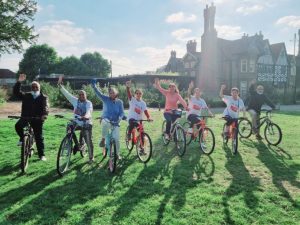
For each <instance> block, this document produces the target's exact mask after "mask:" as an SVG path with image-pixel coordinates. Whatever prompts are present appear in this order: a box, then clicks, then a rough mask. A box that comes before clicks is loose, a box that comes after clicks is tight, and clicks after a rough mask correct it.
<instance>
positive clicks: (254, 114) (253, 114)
mask: <svg viewBox="0 0 300 225" xmlns="http://www.w3.org/2000/svg"><path fill="white" fill-rule="evenodd" d="M248 112H249V114H250V116H251V122H252V132H253V133H254V134H258V129H257V126H258V124H257V119H258V118H257V115H258V113H257V112H256V111H255V110H253V109H250V110H249V111H248Z"/></svg>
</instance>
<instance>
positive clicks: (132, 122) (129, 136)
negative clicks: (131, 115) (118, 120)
mask: <svg viewBox="0 0 300 225" xmlns="http://www.w3.org/2000/svg"><path fill="white" fill-rule="evenodd" d="M134 125H135V122H134V119H130V120H129V124H128V127H129V129H128V134H127V135H128V140H129V139H130V138H131V133H132V130H133V128H134V127H135V126H134Z"/></svg>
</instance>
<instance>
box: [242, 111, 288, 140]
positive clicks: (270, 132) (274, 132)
mask: <svg viewBox="0 0 300 225" xmlns="http://www.w3.org/2000/svg"><path fill="white" fill-rule="evenodd" d="M261 112H266V115H265V116H263V117H260V118H259V119H258V124H259V125H258V127H257V129H259V128H260V127H261V126H263V124H266V126H265V129H264V136H265V139H266V141H267V142H268V144H270V145H274V146H276V145H278V144H279V143H280V142H281V140H282V131H281V128H280V127H279V125H277V124H276V123H274V122H273V121H272V120H271V117H272V110H268V109H262V110H261ZM246 130H248V133H249V134H248V135H244V136H245V137H246V138H248V137H250V136H251V134H252V123H251V122H250V121H249V124H248V125H247V128H246Z"/></svg>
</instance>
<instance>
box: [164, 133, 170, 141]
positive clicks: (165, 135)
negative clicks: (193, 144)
mask: <svg viewBox="0 0 300 225" xmlns="http://www.w3.org/2000/svg"><path fill="white" fill-rule="evenodd" d="M164 137H165V140H166V141H169V140H170V135H169V134H167V133H165V134H164Z"/></svg>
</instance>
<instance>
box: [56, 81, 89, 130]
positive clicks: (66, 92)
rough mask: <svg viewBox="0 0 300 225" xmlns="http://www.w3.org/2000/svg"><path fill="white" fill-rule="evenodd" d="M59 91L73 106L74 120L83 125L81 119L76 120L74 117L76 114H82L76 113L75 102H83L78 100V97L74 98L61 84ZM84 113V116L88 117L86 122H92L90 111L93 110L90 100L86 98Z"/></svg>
mask: <svg viewBox="0 0 300 225" xmlns="http://www.w3.org/2000/svg"><path fill="white" fill-rule="evenodd" d="M60 90H61V93H63V95H64V96H65V97H66V98H67V99H68V101H69V102H70V103H71V104H72V106H73V108H74V118H75V122H76V123H77V124H78V125H79V126H82V125H83V121H82V120H78V119H76V116H82V115H78V114H77V112H76V109H77V104H78V103H79V104H83V103H81V102H79V101H78V98H76V97H75V96H73V95H72V94H70V93H69V92H68V91H67V89H65V88H64V87H63V86H61V89H60ZM85 107H86V113H85V117H87V118H89V120H87V121H86V123H87V124H92V112H93V104H92V102H90V101H89V100H86V106H85Z"/></svg>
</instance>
